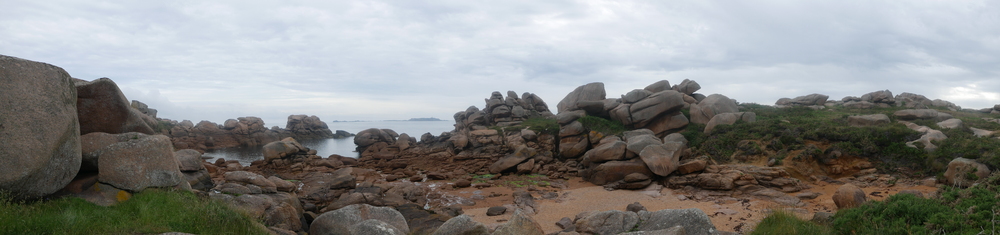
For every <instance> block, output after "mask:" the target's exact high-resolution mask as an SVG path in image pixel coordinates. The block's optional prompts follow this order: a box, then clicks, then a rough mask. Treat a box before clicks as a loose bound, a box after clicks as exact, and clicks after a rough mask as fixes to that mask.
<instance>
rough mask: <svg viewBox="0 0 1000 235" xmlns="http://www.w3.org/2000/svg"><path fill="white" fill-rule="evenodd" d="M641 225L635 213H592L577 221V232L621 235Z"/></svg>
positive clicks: (612, 211)
mask: <svg viewBox="0 0 1000 235" xmlns="http://www.w3.org/2000/svg"><path fill="white" fill-rule="evenodd" d="M636 223H639V215H638V214H636V213H635V212H628V211H619V210H610V211H600V212H595V213H590V214H588V215H587V216H585V217H582V218H580V219H579V220H577V221H576V231H577V232H580V233H582V234H619V233H622V232H626V231H629V230H631V229H632V228H633V227H635V224H636Z"/></svg>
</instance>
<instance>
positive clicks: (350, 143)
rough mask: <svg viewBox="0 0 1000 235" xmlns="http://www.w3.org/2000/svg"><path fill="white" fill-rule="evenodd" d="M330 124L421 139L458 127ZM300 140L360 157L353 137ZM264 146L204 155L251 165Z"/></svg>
mask: <svg viewBox="0 0 1000 235" xmlns="http://www.w3.org/2000/svg"><path fill="white" fill-rule="evenodd" d="M327 125H328V126H330V130H334V131H336V130H344V131H347V132H350V133H353V134H357V133H358V132H360V131H362V130H365V129H368V128H379V129H392V130H394V131H396V133H399V134H403V133H406V134H409V135H410V136H412V137H414V138H417V140H418V141H419V140H420V136H421V135H423V134H424V133H431V134H432V135H434V136H439V135H441V133H442V132H448V131H452V130H454V129H455V126H454V125H455V122H454V121H375V122H328V123H327ZM299 143H300V144H302V145H303V146H305V147H306V148H310V149H315V150H316V152H317V154H316V155H319V156H321V157H327V156H330V155H331V154H339V155H341V156H345V157H354V158H356V157H358V152H355V151H354V149H355V148H356V147H357V146H355V145H354V138H344V139H318V140H299ZM262 147H263V146H254V147H236V148H225V149H216V150H209V151H207V152H205V155H204V156H205V157H210V158H211V159H209V160H208V161H209V162H215V159H216V158H225V159H226V160H238V161H240V163H242V164H243V165H250V163H251V162H253V161H256V160H261V159H264V155H263V154H262V153H261V149H262Z"/></svg>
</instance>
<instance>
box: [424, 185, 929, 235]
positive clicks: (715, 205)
mask: <svg viewBox="0 0 1000 235" xmlns="http://www.w3.org/2000/svg"><path fill="white" fill-rule="evenodd" d="M911 182H916V181H911ZM440 183H443V184H448V182H440ZM565 184H566V187H565V188H563V189H558V188H552V187H537V189H536V190H535V191H531V190H528V191H531V192H532V195H533V196H534V197H535V198H536V202H537V203H538V204H539V205H540V210H539V211H538V213H537V214H535V215H533V216H532V217H533V218H534V219H535V221H537V222H538V223H539V224H540V225H541V226H542V228H543V229H544V230H545V232H546V233H553V232H557V231H559V230H561V229H560V228H559V227H557V226H556V225H555V223H556V222H557V221H559V219H561V218H563V217H569V218H570V219H573V218H574V217H575V216H576V215H577V214H578V213H580V212H584V211H592V210H597V211H605V210H625V207H626V206H627V205H628V204H631V203H633V202H639V203H640V204H642V205H643V206H645V207H646V209H647V210H649V211H657V210H662V209H686V208H698V209H701V210H702V211H704V212H705V213H706V214H708V215H709V217H711V218H712V222H713V223H714V224H715V226H716V227H717V228H718V229H719V230H721V231H732V232H740V233H746V232H749V231H751V230H752V229H753V227H754V226H756V224H757V223H759V222H760V220H761V219H763V218H764V217H765V216H766V213H767V211H769V210H771V209H786V210H789V211H792V212H795V213H796V214H797V215H799V217H801V218H803V219H810V218H812V216H813V213H815V212H819V211H826V212H835V211H836V208H837V207H836V205H835V204H834V203H833V199H832V196H833V193H834V192H835V191H836V190H837V188H838V187H840V185H837V184H828V183H825V182H810V183H809V185H810V186H812V188H810V189H807V190H803V191H802V192H818V193H821V195H820V196H819V197H817V198H815V199H810V200H803V202H805V203H806V204H807V205H806V206H804V207H799V209H789V207H782V206H780V205H778V204H776V203H774V202H771V201H769V200H762V199H755V198H749V200H745V199H742V198H725V197H724V198H723V199H716V200H704V201H697V200H691V199H686V200H682V199H680V197H679V195H681V194H680V193H677V192H676V191H675V190H671V189H669V188H663V187H661V186H655V185H656V184H654V186H652V187H650V188H647V189H645V190H635V191H631V190H615V191H607V190H605V189H604V188H603V187H601V186H596V185H593V184H590V183H588V182H584V181H583V180H582V179H580V178H573V179H570V180H567V181H566V183H565ZM444 188H445V189H444V190H443V193H444V194H445V195H449V196H458V197H464V198H471V197H472V195H476V194H479V195H483V196H484V197H485V199H483V200H474V201H475V202H476V204H475V205H473V206H463V209H464V211H465V214H467V215H469V216H471V217H472V218H473V219H475V220H476V221H479V222H481V223H483V224H486V225H487V226H491V227H494V226H497V225H499V224H502V223H504V222H505V221H506V220H507V219H509V217H510V216H511V215H512V211H508V212H507V213H505V214H503V215H499V216H487V215H486V210H487V209H488V208H489V207H492V206H503V205H505V204H513V197H512V196H511V194H512V193H513V192H514V190H515V188H512V187H502V186H494V187H488V188H483V189H476V188H463V189H450V187H444ZM520 189H521V190H525V189H527V188H520ZM863 189H864V191H865V193H866V194H868V195H869V198H870V199H871V200H884V199H885V198H887V197H888V196H889V195H892V194H895V193H897V192H899V191H901V190H907V189H915V190H918V191H921V192H922V193H924V194H925V195H927V194H929V193H932V192H934V191H936V190H937V188H935V187H929V186H923V185H917V184H915V183H899V184H896V185H895V186H891V187H885V188H881V187H867V188H863ZM548 192H555V193H558V195H559V196H558V197H556V198H552V199H544V198H543V197H542V195H543V194H545V193H548ZM795 194H796V193H790V194H789V195H792V196H794V195H795ZM490 195H493V196H490ZM550 195H551V194H550ZM876 195H877V196H876ZM687 196H690V195H687ZM687 198H691V197H687Z"/></svg>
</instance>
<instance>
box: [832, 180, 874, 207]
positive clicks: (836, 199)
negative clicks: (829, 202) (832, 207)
mask: <svg viewBox="0 0 1000 235" xmlns="http://www.w3.org/2000/svg"><path fill="white" fill-rule="evenodd" d="M865 201H868V196H866V195H865V191H863V190H861V188H858V186H854V185H853V184H844V185H842V186H840V188H837V191H836V192H834V193H833V203H834V204H837V208H838V209H847V208H854V207H858V206H860V205H861V204H862V203H865Z"/></svg>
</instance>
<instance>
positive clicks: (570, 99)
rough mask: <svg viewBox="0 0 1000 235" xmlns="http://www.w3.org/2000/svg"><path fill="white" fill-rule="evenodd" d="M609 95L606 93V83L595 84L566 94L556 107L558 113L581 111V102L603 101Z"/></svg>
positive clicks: (580, 87)
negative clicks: (579, 105)
mask: <svg viewBox="0 0 1000 235" xmlns="http://www.w3.org/2000/svg"><path fill="white" fill-rule="evenodd" d="M606 95H607V93H606V92H605V91H604V83H601V82H595V83H589V84H587V85H583V86H579V87H577V88H576V89H574V90H573V91H572V92H570V93H569V94H566V97H564V98H563V99H562V100H561V101H559V104H557V105H556V108H557V109H556V110H557V111H558V112H557V113H562V112H565V111H572V110H578V109H580V108H579V107H578V104H579V103H580V102H581V101H601V100H604V99H605V98H606V97H605V96H606Z"/></svg>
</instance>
